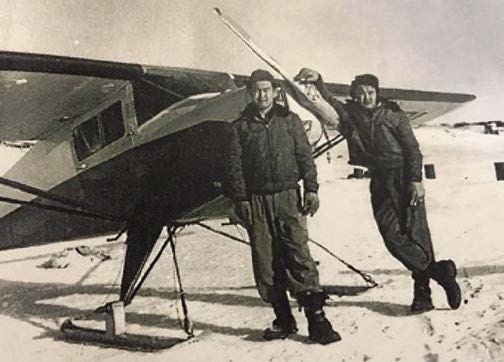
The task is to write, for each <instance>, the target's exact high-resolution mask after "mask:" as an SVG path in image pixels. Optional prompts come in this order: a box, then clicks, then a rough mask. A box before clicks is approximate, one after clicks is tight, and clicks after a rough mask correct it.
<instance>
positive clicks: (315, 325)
mask: <svg viewBox="0 0 504 362" xmlns="http://www.w3.org/2000/svg"><path fill="white" fill-rule="evenodd" d="M326 299H327V294H325V293H322V292H313V293H305V294H304V295H302V296H300V297H299V298H298V301H299V304H300V305H301V306H302V307H304V311H305V315H306V319H307V320H308V338H309V339H310V340H311V341H313V342H316V343H319V344H330V343H333V342H337V341H340V340H341V336H340V335H339V333H338V332H336V331H335V330H334V329H333V328H332V325H331V322H329V320H328V319H327V318H326V316H325V313H324V310H323V309H322V307H323V306H324V305H325V300H326Z"/></svg>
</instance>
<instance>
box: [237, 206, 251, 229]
mask: <svg viewBox="0 0 504 362" xmlns="http://www.w3.org/2000/svg"><path fill="white" fill-rule="evenodd" d="M235 214H236V216H238V218H239V219H240V220H241V221H242V222H243V224H244V225H245V227H249V226H251V225H252V207H251V206H250V202H249V201H239V202H237V203H236V205H235Z"/></svg>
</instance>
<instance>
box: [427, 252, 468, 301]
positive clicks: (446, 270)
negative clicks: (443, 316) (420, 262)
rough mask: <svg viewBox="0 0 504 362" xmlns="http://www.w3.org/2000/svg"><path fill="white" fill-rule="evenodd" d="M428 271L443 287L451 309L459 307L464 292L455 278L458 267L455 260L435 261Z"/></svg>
mask: <svg viewBox="0 0 504 362" xmlns="http://www.w3.org/2000/svg"><path fill="white" fill-rule="evenodd" d="M428 272H429V275H430V277H431V278H432V279H434V280H435V281H436V282H437V283H438V284H439V285H440V286H441V287H443V289H444V291H445V293H446V299H447V300H448V304H449V305H450V307H451V309H457V308H458V307H459V306H460V302H461V300H462V293H461V291H460V286H459V285H458V283H457V280H456V279H455V278H456V276H457V267H456V265H455V263H454V262H453V260H441V261H438V262H434V263H432V264H431V265H430V266H429V269H428Z"/></svg>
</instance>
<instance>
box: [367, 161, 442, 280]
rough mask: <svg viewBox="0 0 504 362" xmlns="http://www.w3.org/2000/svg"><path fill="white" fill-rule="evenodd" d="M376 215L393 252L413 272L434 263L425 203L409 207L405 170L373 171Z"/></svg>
mask: <svg viewBox="0 0 504 362" xmlns="http://www.w3.org/2000/svg"><path fill="white" fill-rule="evenodd" d="M370 190H371V204H372V206H373V214H374V217H375V220H376V223H377V225H378V229H379V230H380V234H381V236H382V237H383V241H384V242H385V245H386V247H387V249H388V250H389V251H390V253H391V254H392V255H393V256H394V257H395V258H396V259H398V260H399V261H400V262H401V263H402V264H404V266H406V268H408V269H409V270H411V271H412V272H414V273H421V272H424V271H425V270H426V268H427V266H428V265H429V264H430V263H431V262H433V261H434V250H433V247H432V241H431V236H430V231H429V226H428V225H427V215H426V210H425V204H424V202H419V203H418V204H417V205H416V206H410V200H411V194H410V190H409V181H408V180H406V179H405V178H404V173H403V170H402V169H389V170H379V171H376V170H373V171H372V172H371V185H370Z"/></svg>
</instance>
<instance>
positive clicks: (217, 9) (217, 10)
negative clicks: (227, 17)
mask: <svg viewBox="0 0 504 362" xmlns="http://www.w3.org/2000/svg"><path fill="white" fill-rule="evenodd" d="M213 11H214V13H216V14H217V15H219V16H220V15H222V13H221V11H220V9H219V8H213Z"/></svg>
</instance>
